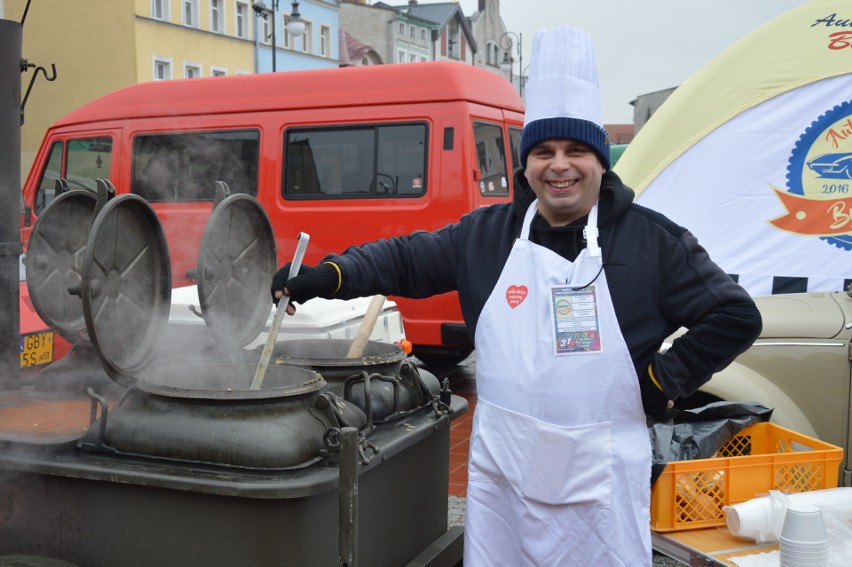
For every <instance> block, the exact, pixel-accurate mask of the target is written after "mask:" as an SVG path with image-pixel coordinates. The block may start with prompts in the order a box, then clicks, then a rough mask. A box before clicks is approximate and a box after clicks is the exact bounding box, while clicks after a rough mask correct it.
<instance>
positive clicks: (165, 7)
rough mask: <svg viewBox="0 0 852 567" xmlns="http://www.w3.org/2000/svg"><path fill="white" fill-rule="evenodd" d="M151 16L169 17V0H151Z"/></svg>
mask: <svg viewBox="0 0 852 567" xmlns="http://www.w3.org/2000/svg"><path fill="white" fill-rule="evenodd" d="M151 17H152V18H154V19H156V20H167V21H168V19H169V0H151Z"/></svg>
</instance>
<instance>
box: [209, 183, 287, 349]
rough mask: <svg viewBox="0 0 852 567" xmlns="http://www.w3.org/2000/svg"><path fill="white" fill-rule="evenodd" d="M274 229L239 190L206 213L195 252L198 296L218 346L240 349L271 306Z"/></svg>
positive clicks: (257, 330) (255, 332)
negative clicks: (209, 212)
mask: <svg viewBox="0 0 852 567" xmlns="http://www.w3.org/2000/svg"><path fill="white" fill-rule="evenodd" d="M276 260H277V257H276V254H275V235H274V233H273V231H272V224H271V223H270V222H269V217H268V216H267V215H266V211H264V210H263V207H261V206H260V203H258V202H257V200H256V199H255V198H254V197H252V196H250V195H245V194H241V193H237V194H234V195H231V196H230V197H227V198H225V199H223V200H222V201H221V202H219V204H217V205H216V207H215V208H214V209H213V212H212V213H211V215H210V219H209V220H208V221H207V227H206V228H205V229H204V237H203V239H202V241H201V248H200V249H199V252H198V270H197V274H198V276H197V283H198V299H199V302H200V304H201V312H202V315H203V317H204V320H205V322H206V323H207V326H208V327H209V329H210V331H211V332H212V333H213V336H214V337H215V339H216V341H217V342H218V343H219V344H220V345H222V346H223V347H227V348H230V349H239V348H242V347H244V346H246V345H247V344H249V343H250V342H251V341H253V340H254V339H255V338H257V336H258V334H260V332H261V330H262V329H263V326H264V324H265V323H266V321H267V319H268V318H269V313H270V311H271V309H272V298H271V296H270V291H269V290H270V288H271V287H272V277H273V276H274V275H275V270H276V268H277V266H276Z"/></svg>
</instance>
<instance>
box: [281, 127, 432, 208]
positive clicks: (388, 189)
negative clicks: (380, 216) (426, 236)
mask: <svg viewBox="0 0 852 567" xmlns="http://www.w3.org/2000/svg"><path fill="white" fill-rule="evenodd" d="M285 136H286V140H285V142H286V143H285V145H284V148H285V154H284V163H285V171H284V189H283V193H284V197H285V198H288V199H364V198H376V197H378V198H383V197H417V196H420V195H423V194H424V193H425V192H426V187H427V180H426V148H427V140H426V137H427V128H426V125H425V124H389V125H359V126H355V127H345V128H311V129H307V128H298V129H295V128H294V129H290V130H288V131H287V132H286V134H285Z"/></svg>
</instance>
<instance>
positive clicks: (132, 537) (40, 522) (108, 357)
mask: <svg viewBox="0 0 852 567" xmlns="http://www.w3.org/2000/svg"><path fill="white" fill-rule="evenodd" d="M74 198H76V197H72V198H68V200H69V201H70V200H71V199H74ZM81 199H85V198H81ZM229 199H230V200H229ZM57 201H58V200H57ZM57 201H54V202H57ZM60 203H61V201H60ZM51 206H53V205H51ZM51 206H49V207H48V209H46V212H48V211H49V210H50V207H51ZM71 208H74V209H77V210H83V211H85V210H87V207H71ZM95 212H96V218H95V219H94V220H93V221H92V233H91V235H90V237H89V239H88V240H87V242H86V245H85V251H84V260H83V263H82V267H80V264H79V262H76V261H75V262H69V263H68V265H69V266H71V271H72V272H73V271H74V270H75V269H77V270H81V277H80V284H79V288H76V287H74V289H73V290H72V291H74V292H75V293H79V299H80V301H81V303H82V306H81V307H82V309H81V312H82V313H83V318H84V319H85V322H86V326H85V328H86V331H85V333H84V332H82V331H80V330H79V329H74V330H72V331H69V332H68V333H67V334H68V336H70V337H83V341H81V342H83V343H89V344H91V349H93V350H94V351H95V352H96V353H97V355H98V360H100V362H101V364H103V369H95V368H92V367H91V361H92V360H93V357H89V356H81V357H78V358H76V359H72V360H68V361H63V365H62V368H63V370H62V371H61V372H55V373H53V374H52V375H51V378H52V379H53V380H57V381H58V380H61V378H62V373H63V372H65V371H73V372H74V373H75V374H76V375H78V376H79V375H89V376H91V377H92V380H91V382H92V383H93V384H95V386H92V385H89V387H88V388H86V393H83V392H78V393H76V398H74V399H73V400H71V401H72V402H74V403H77V402H78V401H79V400H81V399H87V400H90V402H91V408H92V409H91V417H90V424H89V427H88V430H87V431H82V432H81V433H80V434H79V435H76V436H75V435H73V434H69V431H73V427H64V428H62V433H61V434H57V435H50V434H47V435H44V434H42V433H39V435H36V436H34V435H20V434H17V433H16V432H11V431H4V428H3V425H2V424H3V423H4V417H3V411H4V408H3V407H0V502H2V506H0V556H2V555H6V554H18V555H19V554H26V555H32V556H38V557H41V558H53V559H61V560H64V561H69V562H71V563H73V564H75V565H80V566H82V565H85V566H93V567H98V566H114V565H122V566H128V567H134V566H139V567H143V566H144V567H148V566H150V565H158V566H171V565H174V566H181V567H183V566H195V565H198V566H202V565H203V566H205V567H206V566H209V565H246V566H265V565H276V566H277V565H295V566H300V567H301V566H314V565H316V566H326V565H328V566H333V565H338V564H342V563H341V558H342V557H344V555H343V547H344V545H343V543H342V541H341V542H339V543H336V541H338V539H339V536H338V534H339V533H340V534H342V533H343V532H344V528H345V527H346V524H345V523H344V517H345V514H344V512H346V513H347V514H351V513H352V512H353V510H357V515H356V517H355V518H354V522H355V524H356V525H357V545H354V546H351V547H349V548H348V553H349V554H350V555H351V558H352V561H351V563H349V564H357V565H362V566H369V567H383V566H387V567H398V566H401V565H406V564H409V562H411V564H412V565H435V566H437V565H454V564H455V563H456V562H458V561H459V560H460V557H461V543H460V542H461V539H460V536H461V533H460V530H449V531H448V530H447V487H448V476H449V473H448V469H449V430H450V425H449V424H450V420H451V419H453V418H455V417H456V416H458V415H460V414H461V413H463V412H464V411H465V410H466V407H467V406H466V402H465V401H464V400H463V399H462V398H459V397H445V398H444V400H445V402H446V403H441V402H439V401H438V399H437V396H436V395H435V390H436V382H437V380H434V382H433V381H432V380H431V379H430V378H428V377H427V378H426V379H421V378H420V377H419V374H417V369H416V368H414V367H413V366H410V367H409V366H406V364H408V363H406V362H405V361H403V360H399V361H397V362H398V363H399V364H400V365H401V366H400V367H399V369H398V370H397V372H396V374H391V375H389V377H388V380H389V382H396V383H395V384H393V385H392V386H391V388H392V389H395V391H396V393H395V394H392V396H391V397H392V398H393V401H392V402H390V403H386V402H385V400H384V399H383V397H382V394H381V393H375V394H374V392H373V387H372V386H371V385H370V383H371V382H376V383H381V384H384V383H385V382H387V381H388V380H386V379H385V378H382V379H378V378H375V379H374V378H373V377H372V375H373V374H376V376H385V374H383V373H382V374H378V373H374V372H368V373H367V376H368V380H367V381H363V380H362V382H361V390H360V393H359V392H357V391H356V388H355V387H354V386H355V383H354V382H355V381H357V380H355V381H353V388H351V392H350V393H352V392H354V394H353V399H355V398H358V397H359V396H360V398H361V399H362V400H367V401H366V402H365V407H366V408H367V412H365V411H364V410H363V409H361V408H359V407H358V405H357V404H355V403H352V402H350V401H347V400H346V399H344V397H343V396H341V395H339V394H338V392H339V389H338V388H337V385H342V386H343V388H344V390H345V389H346V384H347V382H346V380H348V379H349V378H346V379H344V381H343V383H342V384H338V383H337V382H335V386H334V387H331V386H330V385H329V384H328V381H327V380H326V379H325V378H324V377H323V375H322V373H321V372H319V371H317V370H316V369H314V368H309V367H305V366H301V365H291V364H279V365H271V366H270V368H269V370H268V371H267V372H268V375H267V377H266V379H265V381H264V387H263V388H262V389H260V390H251V389H250V387H249V383H250V381H251V378H252V376H253V372H254V369H255V367H256V359H253V355H252V353H249V352H246V351H239V350H238V348H237V347H236V346H235V345H234V344H226V343H227V340H228V338H229V337H233V336H235V335H242V337H241V338H240V340H242V338H244V337H249V338H251V336H250V335H252V333H253V332H255V331H252V332H245V333H228V332H227V328H228V327H227V325H228V323H223V322H222V321H223V319H222V317H238V316H241V315H242V314H244V313H249V315H250V317H252V318H254V317H258V316H263V317H264V318H265V316H266V315H267V314H268V301H269V300H268V291H267V290H268V289H269V280H271V271H270V268H269V265H271V266H272V268H271V269H273V270H274V262H275V254H274V239H272V238H268V235H269V234H271V229H270V230H269V232H268V233H267V229H266V227H267V226H268V219H266V216H265V213H263V211H262V209H260V207H259V205H257V204H256V202H254V201H253V200H251V199H250V198H247V197H246V196H233V198H232V197H229V198H227V199H223V200H221V202H219V203H218V204H217V206H216V208H215V209H214V212H213V214H212V215H211V223H214V224H217V225H218V226H224V227H227V230H226V231H225V235H224V236H223V235H222V233H221V232H219V231H218V230H209V229H210V227H209V226H208V231H206V232H205V240H206V239H207V237H208V234H213V235H214V236H213V237H212V238H214V239H215V242H216V244H215V245H211V244H209V243H208V245H207V247H206V248H205V246H202V249H203V251H204V250H207V251H208V252H209V254H206V255H207V256H210V257H213V258H214V260H215V265H216V269H212V268H210V266H209V265H207V264H204V265H200V266H199V269H198V273H199V294H200V298H201V301H200V304H201V306H202V310H203V312H202V316H204V318H205V321H206V322H207V323H208V326H210V327H211V331H212V334H213V335H214V336H215V337H216V339H217V341H220V344H224V345H225V346H222V347H221V348H220V349H219V351H218V353H217V354H215V355H209V356H208V355H205V356H203V357H201V358H199V353H186V352H181V349H180V348H179V346H177V345H171V346H172V347H173V348H172V351H171V356H170V357H169V358H167V359H158V357H157V353H158V352H162V351H161V350H159V349H157V348H155V347H156V344H157V342H158V340H157V339H158V338H159V337H161V336H163V334H164V330H163V328H164V326H165V324H166V321H167V309H168V304H169V301H168V297H169V296H168V294H169V293H170V290H169V289H168V284H167V282H168V281H169V279H170V278H169V274H168V252H167V250H166V249H165V247H164V242H165V241H164V239H163V238H162V232H161V230H162V229H161V227H160V226H159V223H158V222H157V221H156V215H154V213H153V210H152V209H151V208H150V206H148V205H147V203H145V202H144V201H142V200H141V199H138V198H136V197H134V196H132V195H125V196H122V197H116V198H114V199H112V200H110V201H109V202H108V203H107V204H106V205H102V206H100V207H99V208H97V210H96V211H95ZM220 221H221V222H220ZM71 222H74V221H71ZM246 224H247V225H249V226H254V227H255V228H254V229H251V230H244V228H239V227H245V225H246ZM258 227H259V228H258ZM134 236H136V237H138V238H133V237H134ZM78 252H79V251H78ZM79 256H80V254H79V253H77V254H76V258H79ZM204 256H205V253H204V252H202V254H200V257H202V258H203V257H204ZM246 258H249V260H245V259H246ZM252 258H253V259H252ZM200 263H202V262H201V261H200ZM140 266H144V267H140ZM253 266H261V269H260V270H259V272H260V275H258V270H252V267H253ZM128 274H130V275H128ZM74 276H75V274H73V273H72V274H71V279H72V281H73V280H74ZM152 276H153V277H152ZM202 282H203V283H202ZM72 287H73V286H72ZM239 289H242V290H244V291H245V293H247V294H248V295H250V296H253V297H255V298H261V299H262V300H263V301H265V302H266V307H265V308H263V309H262V308H256V307H255V306H253V305H252V304H251V303H250V302H246V300H245V298H244V296H243V295H241V294H240V293H239V292H238V290H239ZM259 290H262V293H260V292H259ZM218 298H224V299H222V302H221V303H217V301H218ZM71 305H72V311H70V313H71V314H72V316H71V317H67V319H68V320H70V321H72V322H73V323H74V324H77V322H78V321H79V318H78V317H77V315H76V311H73V309H76V308H77V306H76V304H74V303H73V301H72V302H71ZM233 305H238V306H239V309H237V310H236V311H234V310H229V307H230V306H233ZM62 309H63V310H64V311H63V310H59V311H58V312H59V313H60V314H66V313H69V311H68V310H67V305H66V306H63V307H62ZM64 316H65V315H63V317H64ZM216 317H218V318H216ZM213 318H216V322H215V323H214V322H211V319H213ZM233 322H234V320H231V321H230V324H233ZM261 324H262V323H261ZM254 325H256V322H255V321H254V320H252V321H245V320H243V321H242V322H240V323H239V324H238V325H237V327H238V328H239V329H243V330H244V329H246V328H252V327H253V326H254ZM255 334H256V333H255ZM368 348H370V345H368ZM394 348H395V347H394ZM397 356H399V355H398V354H397V353H396V352H394V353H393V354H392V355H390V357H391V358H395V357H397ZM368 357H369V355H368ZM279 362H282V361H281V360H279ZM87 365H88V366H87ZM104 370H106V372H107V374H108V375H109V376H110V377H111V378H112V379H113V380H114V381H115V382H116V383H118V384H121V386H122V388H121V392H122V393H121V396H120V399H116V398H115V397H114V396H110V395H104V392H103V391H101V389H100V388H98V387H97V382H98V379H99V378H100V377H101V376H102V375H103V371H104ZM412 373H413V374H412ZM359 374H364V373H363V372H360V373H359ZM409 374H411V375H409ZM414 374H417V375H416V376H415V375H414ZM400 375H404V377H403V378H402V379H400V378H398V376H400ZM394 376H397V377H396V378H394ZM95 377H97V378H98V379H95ZM432 378H434V377H432ZM334 380H337V379H336V378H335V379H334ZM380 389H384V387H382V388H380ZM365 392H370V395H366V394H365ZM39 396H41V394H39ZM400 400H403V403H400ZM39 401H40V402H42V403H40V405H38V407H39V408H42V411H43V408H44V407H45V403H44V402H45V400H39ZM65 402H67V400H65V399H63V400H57V401H56V402H53V401H47V402H46V403H47V405H48V406H51V404H53V403H56V404H57V405H56V407H55V408H54V407H50V410H49V413H50V414H51V415H52V417H53V419H54V420H58V419H60V416H61V414H62V411H60V406H61V404H64V403H65ZM420 402H423V403H420ZM62 407H64V406H62ZM13 409H15V410H18V409H20V408H13ZM24 409H26V408H24ZM54 410H55V411H54ZM368 413H372V414H373V415H371V416H370V415H368ZM379 414H381V419H377V417H376V416H377V415H379ZM33 419H34V420H37V419H39V416H36V415H34V416H33ZM385 423H386V424H385ZM353 430H354V431H356V432H359V431H360V432H359V433H358V435H357V437H356V444H355V445H354V446H353V449H352V451H353V454H355V453H354V452H355V451H357V456H358V461H357V463H358V464H357V468H356V469H355V471H354V474H353V478H352V479H349V480H350V481H352V480H354V482H355V483H356V484H355V486H356V489H354V490H353V489H352V488H351V486H349V484H350V483H349V482H347V483H344V482H343V481H342V480H341V476H342V472H341V471H342V469H341V467H340V466H339V465H338V463H339V462H341V461H343V460H345V459H343V458H342V456H345V452H346V449H345V447H343V446H341V442H340V439H341V435H340V434H341V431H350V432H351V431H353ZM347 495H348V497H349V500H345V499H344V496H347ZM341 501H345V502H347V504H345V505H342V504H341ZM353 502H357V504H358V505H357V507H353V506H352V505H351V504H352V503H353ZM344 508H345V510H344ZM350 523H351V522H350ZM351 527H352V526H351V525H349V529H348V531H347V533H353V532H352V530H351ZM341 539H342V538H341ZM436 550H437V551H436ZM350 555H347V557H349V556H350ZM26 564H27V563H24V565H26ZM37 564H38V563H31V565H37Z"/></svg>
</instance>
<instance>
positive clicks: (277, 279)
mask: <svg viewBox="0 0 852 567" xmlns="http://www.w3.org/2000/svg"><path fill="white" fill-rule="evenodd" d="M289 275H290V263H289V262H288V263H287V264H285V265H284V267H283V268H281V269H280V270H278V272H276V274H275V276H273V278H272V300H273V301H274V302H275V304H276V305H277V304H278V300H277V299H275V292H276V291H279V290H280V291H284V287H285V286H286V287H287V291H289V292H290V301H294V302H296V303H304V302H306V301H307V300H309V299H313V298H315V297H325V298H331V296H333V295H334V294H335V292H337V291H338V290H339V289H340V283H341V280H340V271H339V270H338V268H337V267H336V266H335V265H334V264H332V263H331V262H323V263H322V264H320V265H319V266H316V267H314V266H305V265H302V266H301V267H300V268H299V274H298V275H297V276H296V277H294V278H291V279H289V280H288V279H287V278H288V277H289Z"/></svg>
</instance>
